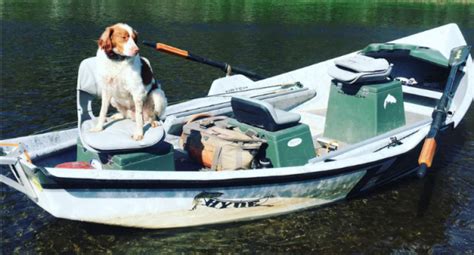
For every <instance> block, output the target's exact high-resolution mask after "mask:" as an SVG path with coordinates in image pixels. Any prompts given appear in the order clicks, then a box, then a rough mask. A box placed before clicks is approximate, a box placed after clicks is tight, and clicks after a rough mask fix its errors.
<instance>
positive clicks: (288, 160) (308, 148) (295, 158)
mask: <svg viewBox="0 0 474 255" xmlns="http://www.w3.org/2000/svg"><path fill="white" fill-rule="evenodd" d="M229 125H234V126H236V127H238V128H239V129H240V130H242V132H246V133H256V135H257V136H258V137H259V138H261V139H264V140H266V142H267V148H266V149H265V150H264V151H263V152H264V153H265V155H259V158H265V157H266V158H268V159H270V161H271V165H272V166H273V167H287V166H301V165H304V164H306V163H308V160H309V159H311V158H314V157H315V156H316V154H315V151H314V145H313V140H312V139H311V132H310V130H309V127H308V125H306V124H297V125H295V126H293V127H290V128H286V129H282V130H278V131H274V132H272V131H267V130H264V129H261V128H258V127H254V126H250V125H248V124H245V123H241V122H238V121H236V120H234V119H231V120H229Z"/></svg>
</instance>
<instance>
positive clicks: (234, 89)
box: [225, 86, 249, 93]
mask: <svg viewBox="0 0 474 255" xmlns="http://www.w3.org/2000/svg"><path fill="white" fill-rule="evenodd" d="M248 88H249V87H248V86H244V87H237V88H231V89H228V90H226V91H225V93H234V92H239V91H244V90H247V89H248Z"/></svg>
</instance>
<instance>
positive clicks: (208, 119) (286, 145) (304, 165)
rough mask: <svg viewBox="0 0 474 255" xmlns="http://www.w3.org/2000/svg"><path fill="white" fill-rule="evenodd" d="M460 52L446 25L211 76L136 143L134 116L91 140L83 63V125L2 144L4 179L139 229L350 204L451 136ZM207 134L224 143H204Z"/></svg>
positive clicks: (469, 81)
mask: <svg viewBox="0 0 474 255" xmlns="http://www.w3.org/2000/svg"><path fill="white" fill-rule="evenodd" d="M465 45H466V41H465V40H464V38H463V36H462V33H461V31H460V30H459V28H458V27H457V26H456V25H455V24H449V25H445V26H442V27H438V28H435V29H431V30H427V31H425V32H421V33H418V34H414V35H411V36H408V37H405V38H401V39H398V40H395V41H392V42H389V43H377V44H371V45H369V46H367V47H366V48H364V49H362V50H360V51H357V52H354V53H351V54H348V55H345V56H341V57H338V58H334V59H330V60H327V61H324V62H321V63H317V64H314V65H311V66H307V67H304V68H301V69H297V70H294V71H291V72H288V73H284V74H281V75H277V76H274V77H270V78H266V79H262V80H258V81H253V80H251V79H249V78H247V77H245V76H243V75H240V74H236V75H231V76H227V77H224V78H220V79H217V80H215V81H214V82H213V84H212V85H211V88H210V90H209V93H208V95H207V96H206V97H203V98H197V99H193V100H190V101H188V102H183V103H178V104H175V105H171V106H169V107H168V109H167V116H166V119H165V120H164V121H163V123H162V125H160V126H158V127H150V126H146V127H145V130H146V131H145V137H144V139H143V140H142V141H134V140H133V139H132V138H131V133H130V132H131V131H130V126H132V127H133V123H132V122H131V121H130V120H120V121H112V122H110V123H109V124H108V126H106V128H105V129H104V131H103V132H99V133H90V132H88V127H90V125H91V123H92V124H93V122H94V121H95V117H94V114H93V111H92V109H91V108H92V105H93V104H92V103H91V102H92V101H93V100H94V98H96V95H97V92H98V91H99V90H98V89H97V87H96V86H97V85H96V83H95V77H94V63H95V59H94V58H89V59H86V60H84V61H83V62H82V63H81V66H80V68H79V76H78V94H77V109H78V120H79V121H78V128H74V129H69V130H63V131H55V132H50V133H45V134H41V135H34V136H27V137H19V138H13V139H7V140H3V141H0V143H1V145H2V146H3V147H2V152H3V153H2V154H3V156H1V157H0V164H2V165H3V166H4V167H3V168H6V167H9V168H10V170H11V171H10V172H9V171H4V173H5V172H6V175H1V176H0V177H1V179H0V180H1V182H3V183H4V184H6V185H8V186H10V187H12V188H14V189H16V190H18V191H20V192H22V193H24V194H25V195H27V196H28V197H29V198H30V199H31V200H32V201H33V202H34V203H36V204H37V205H38V206H40V207H41V208H43V209H44V210H46V211H47V212H49V213H50V214H52V215H53V216H55V217H58V218H63V219H70V220H77V221H86V222H95V223H101V224H110V225H120V226H127V227H139V228H176V227H188V226H198V225H206V224H217V223H225V222H235V221H243V220H252V219H257V218H263V217H270V216H274V215H280V214H284V213H289V212H294V211H298V210H302V209H306V208H312V207H317V206H321V205H325V204H329V203H333V202H335V201H339V200H343V199H347V198H351V197H353V196H355V195H358V194H361V193H363V192H366V191H369V190H373V189H375V188H377V187H380V186H383V185H385V184H387V183H389V182H393V181H395V180H398V179H400V178H402V177H404V176H408V175H413V174H415V173H418V174H419V175H424V172H425V171H426V169H427V168H429V167H430V166H431V162H432V158H433V157H434V152H435V149H436V140H437V137H438V136H439V131H440V130H445V129H449V128H455V127H456V126H457V125H458V124H459V122H460V121H461V120H462V119H463V117H464V115H465V114H466V112H467V110H468V109H469V106H470V104H471V101H472V99H473V94H474V81H473V80H474V77H473V74H472V72H473V71H474V70H473V68H472V59H471V57H470V55H469V47H467V46H465ZM152 46H153V45H152ZM159 47H162V45H158V44H157V45H156V48H157V49H159ZM174 52H175V54H176V55H179V54H181V55H186V56H188V57H189V54H187V53H186V52H184V53H183V51H179V52H176V51H174ZM226 69H230V68H226ZM227 71H229V70H227ZM132 130H133V129H132ZM129 131H130V132H129ZM216 132H217V133H216ZM230 133H231V135H229V134H230ZM229 136H230V137H231V138H229ZM236 137H237V138H236ZM212 139H216V141H218V143H219V142H220V143H224V145H222V146H219V147H218V148H217V147H214V148H210V149H209V148H207V147H206V146H207V145H206V144H207V143H208V142H209V141H210V140H212ZM424 141H426V142H424ZM423 144H425V145H423ZM199 146H201V147H199ZM203 147H204V148H203ZM422 147H423V150H422ZM228 148H233V149H236V148H237V151H238V153H237V154H232V153H234V152H233V151H231V150H230V149H228ZM209 153H210V155H208V154H209ZM420 153H421V156H420ZM225 155H230V156H227V158H226V156H225ZM232 155H234V156H232ZM235 155H237V156H235ZM209 157H210V158H209ZM244 161H245V162H244Z"/></svg>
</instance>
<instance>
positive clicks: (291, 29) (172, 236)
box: [0, 0, 474, 254]
mask: <svg viewBox="0 0 474 255" xmlns="http://www.w3.org/2000/svg"><path fill="white" fill-rule="evenodd" d="M459 2H460V3H457V2H453V3H451V2H450V3H446V2H440V3H435V2H434V1H433V2H431V1H424V2H421V3H420V2H414V1H397V2H392V1H291V2H289V1H217V0H215V1H204V0H203V1H151V0H150V1H97V2H89V1H13V0H11V1H2V0H0V9H1V27H2V35H1V40H2V45H1V49H0V58H1V65H2V68H1V94H0V132H1V133H0V139H4V138H8V137H16V136H23V135H28V134H31V133H34V132H36V131H39V130H43V129H46V128H49V127H51V126H56V125H60V124H64V123H69V122H73V121H75V119H76V113H75V86H76V81H75V80H76V77H77V76H76V75H77V68H78V65H79V63H80V61H81V60H82V59H84V58H86V57H89V56H92V55H95V51H96V47H97V46H96V40H97V39H98V37H99V35H100V34H101V33H102V31H103V29H104V28H105V27H106V26H107V25H110V24H113V23H116V22H119V21H123V22H126V23H128V24H130V25H132V26H133V27H134V28H135V29H137V30H138V32H139V38H140V39H148V40H157V41H161V42H164V43H168V44H171V45H174V46H177V47H182V48H184V49H188V50H190V51H192V52H194V53H196V54H198V55H202V56H207V57H210V58H213V59H215V60H222V61H227V62H229V63H232V64H235V65H239V66H242V67H247V68H249V69H252V70H255V71H256V72H257V73H260V74H262V75H269V76H270V75H275V74H279V73H282V72H286V71H289V70H293V69H296V68H299V67H303V66H306V65H309V64H313V63H316V62H319V61H322V60H325V59H328V58H332V57H335V56H338V55H341V54H344V53H348V52H352V51H354V50H357V49H360V48H362V47H364V46H366V45H367V44H368V43H370V42H383V41H388V40H393V39H396V38H399V37H402V36H406V35H409V34H413V33H416V32H419V31H423V30H425V29H429V28H432V27H435V26H438V25H443V24H446V23H450V22H455V23H458V25H459V26H460V28H461V30H462V31H463V33H464V35H465V37H466V39H467V41H468V43H470V44H474V21H473V19H472V17H474V3H473V4H468V3H466V2H469V1H464V2H461V1H459ZM141 55H143V56H146V57H148V58H149V59H150V61H151V62H152V65H153V68H154V70H155V73H156V74H157V75H158V77H159V79H160V80H161V82H162V84H163V87H164V90H165V91H166V93H167V96H168V98H169V100H170V101H179V100H184V99H188V98H193V97H196V96H202V95H205V94H206V91H207V89H208V87H209V85H210V83H211V82H212V80H213V79H215V78H216V77H220V76H222V75H223V73H222V72H220V71H219V70H215V69H212V68H210V67H207V66H203V65H199V64H196V63H190V62H185V61H184V60H181V59H178V58H176V57H173V56H167V55H163V54H162V53H156V52H154V51H152V50H151V49H147V48H145V47H142V49H141ZM473 132H474V111H473V110H472V109H471V111H470V112H469V113H468V114H467V116H466V118H465V120H464V121H463V123H462V124H461V125H460V126H459V128H458V129H456V132H455V133H452V134H450V135H448V136H447V137H446V138H445V139H444V140H445V141H444V143H443V146H442V148H441V149H440V151H439V152H438V154H437V155H438V159H437V161H436V163H435V164H436V165H435V167H434V169H433V170H434V172H435V173H436V174H435V175H434V176H433V175H431V176H429V177H430V178H428V179H425V180H417V179H410V178H408V179H405V180H403V181H401V182H398V183H396V184H394V185H391V186H389V187H387V188H386V189H383V190H378V191H376V192H373V193H371V194H369V195H367V196H364V197H362V198H359V199H354V200H351V201H345V202H343V203H338V204H335V205H331V206H328V207H325V208H321V209H316V210H308V211H304V212H300V213H293V214H290V215H286V216H281V217H275V218H271V219H264V220H258V221H252V222H247V223H236V224H227V225H220V226H211V227H201V228H190V229H180V230H137V229H126V228H117V227H109V226H101V225H95V224H85V223H80V222H71V221H65V220H60V219H55V218H53V217H52V216H50V215H49V214H47V213H46V212H44V211H43V210H42V209H40V208H38V207H37V206H35V205H34V204H33V203H32V202H30V201H29V200H28V199H27V198H25V196H23V195H20V194H18V193H17V192H14V191H13V190H11V189H9V188H7V187H5V186H4V185H2V186H0V189H1V191H2V192H1V194H0V201H1V205H0V216H1V228H0V231H1V232H0V235H1V238H2V240H1V245H0V246H1V248H2V253H5V254H10V253H12V252H16V253H25V252H30V253H47V254H54V253H87V254H89V253H119V254H120V253H124V252H125V251H129V252H131V253H166V252H168V253H177V252H190V251H193V252H203V253H204V252H206V253H208V252H209V253H216V252H221V253H229V252H247V253H254V252H267V253H270V252H271V253H273V252H290V253H303V252H311V251H312V252H319V253H329V254H334V253H397V252H412V251H415V252H419V253H426V252H435V253H439V252H441V253H452V252H458V253H473V252H474V251H473V250H474V248H473V247H474V172H473V170H474V167H473V165H474V133H473ZM431 177H433V178H431ZM428 181H432V182H434V188H433V190H432V193H431V203H429V205H428V207H427V210H426V211H424V214H423V216H417V211H418V209H419V198H420V192H421V191H422V190H423V189H424V184H425V183H427V182H428ZM98 210H100V208H98Z"/></svg>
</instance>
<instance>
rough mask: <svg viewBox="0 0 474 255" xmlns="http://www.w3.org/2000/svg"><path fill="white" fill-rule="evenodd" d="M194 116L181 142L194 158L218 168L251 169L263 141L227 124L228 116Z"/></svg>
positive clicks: (203, 163)
mask: <svg viewBox="0 0 474 255" xmlns="http://www.w3.org/2000/svg"><path fill="white" fill-rule="evenodd" d="M199 117H202V115H200V116H197V117H194V118H191V120H190V121H188V123H187V124H186V125H184V126H183V133H182V135H181V139H180V144H181V146H182V148H183V149H184V150H186V151H187V152H188V154H189V157H190V158H192V159H193V160H195V161H197V162H199V163H201V164H202V165H203V166H204V167H207V168H210V169H212V170H216V171H222V170H237V169H249V168H250V167H251V163H252V160H253V159H254V156H255V155H256V154H257V151H258V150H259V149H260V147H261V146H262V144H263V143H264V142H265V141H264V140H262V139H260V138H258V137H256V136H254V135H249V134H245V133H243V132H241V131H240V130H239V129H238V128H236V127H230V126H228V124H227V122H228V118H227V117H225V116H216V117H204V118H202V119H197V120H196V118H199Z"/></svg>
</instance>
